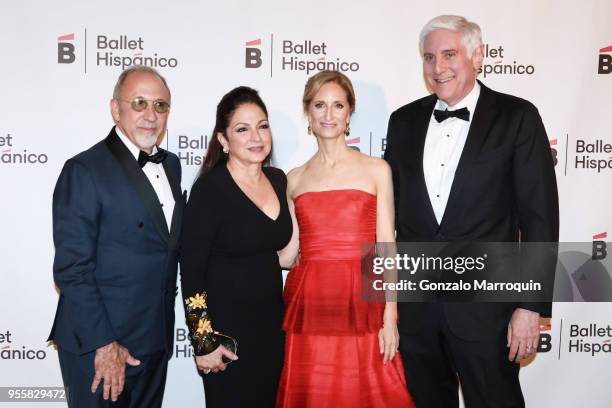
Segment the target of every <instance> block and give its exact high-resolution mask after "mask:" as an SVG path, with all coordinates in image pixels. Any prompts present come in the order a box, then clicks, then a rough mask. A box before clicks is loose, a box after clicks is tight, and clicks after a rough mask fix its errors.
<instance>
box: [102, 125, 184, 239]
mask: <svg viewBox="0 0 612 408" xmlns="http://www.w3.org/2000/svg"><path fill="white" fill-rule="evenodd" d="M105 142H106V145H107V146H108V148H109V149H110V151H111V153H112V154H113V156H114V157H115V159H117V161H118V162H119V164H120V165H121V168H123V171H124V172H125V174H126V176H127V177H128V179H129V180H130V181H131V183H132V185H133V186H134V188H135V189H136V191H137V192H138V195H139V196H140V198H141V200H142V202H143V204H144V206H145V208H146V209H147V211H148V212H149V215H150V216H151V220H152V221H153V225H154V226H155V229H156V230H157V232H158V233H159V236H160V237H161V238H162V240H163V241H164V242H165V243H168V238H169V233H168V225H167V223H166V218H165V217H164V212H163V210H162V207H161V205H160V204H159V198H158V197H157V194H156V193H155V190H154V189H153V186H152V185H151V183H150V182H149V179H148V178H147V176H145V174H144V173H143V172H142V170H141V169H140V166H139V165H138V162H137V161H136V159H134V156H133V155H132V153H130V151H129V149H128V148H127V147H126V146H125V145H124V144H123V142H122V141H121V139H119V136H117V133H116V132H115V128H114V127H113V129H112V130H111V131H110V133H109V134H108V136H107V137H106V140H105ZM164 168H165V166H164ZM166 174H168V172H166ZM168 177H170V176H168ZM172 194H174V189H173V190H172ZM175 200H176V198H175ZM175 208H176V205H175Z"/></svg>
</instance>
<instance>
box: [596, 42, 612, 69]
mask: <svg viewBox="0 0 612 408" xmlns="http://www.w3.org/2000/svg"><path fill="white" fill-rule="evenodd" d="M597 73H598V74H600V75H601V74H610V73H612V45H608V46H607V47H604V48H601V49H600V50H599V64H598V67H597Z"/></svg>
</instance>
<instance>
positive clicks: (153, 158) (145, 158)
mask: <svg viewBox="0 0 612 408" xmlns="http://www.w3.org/2000/svg"><path fill="white" fill-rule="evenodd" d="M166 156H168V153H167V152H166V151H165V150H164V149H160V148H157V153H155V154H152V155H148V154H147V152H144V151H142V150H141V151H140V153H138V165H139V166H140V168H143V167H144V166H145V164H147V162H151V163H161V162H163V161H164V160H166Z"/></svg>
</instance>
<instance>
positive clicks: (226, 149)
mask: <svg viewBox="0 0 612 408" xmlns="http://www.w3.org/2000/svg"><path fill="white" fill-rule="evenodd" d="M223 153H225V154H228V153H229V149H228V148H227V146H223Z"/></svg>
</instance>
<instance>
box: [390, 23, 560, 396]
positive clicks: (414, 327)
mask: <svg viewBox="0 0 612 408" xmlns="http://www.w3.org/2000/svg"><path fill="white" fill-rule="evenodd" d="M420 50H421V55H422V61H423V73H424V78H425V80H426V83H427V85H428V87H429V88H430V90H431V91H432V92H433V94H432V95H430V96H427V97H425V98H422V99H419V100H417V101H414V102H412V103H410V104H408V105H405V106H403V107H401V108H399V109H398V110H396V111H395V112H393V114H392V115H391V118H390V119H389V128H388V134H387V149H386V152H385V159H386V160H387V162H388V163H389V164H390V166H391V168H392V171H393V181H394V192H395V198H396V212H397V216H396V228H397V241H398V242H451V241H452V242H455V241H481V242H482V241H487V242H516V241H518V240H519V239H520V240H521V241H523V242H528V241H532V242H555V241H557V240H558V231H559V210H558V196H557V185H556V178H555V172H554V165H553V160H552V156H551V153H550V146H549V143H548V139H547V137H546V134H545V131H544V126H543V124H542V120H541V118H540V115H539V114H538V111H537V109H536V108H535V106H533V105H532V104H531V103H529V102H528V101H526V100H523V99H520V98H517V97H514V96H510V95H505V94H502V93H499V92H495V91H493V90H491V89H489V88H487V87H486V86H484V85H483V84H482V83H480V82H479V81H477V80H476V76H477V74H478V70H479V68H480V67H481V64H482V60H483V50H482V39H481V33H480V28H479V27H478V25H476V24H475V23H472V22H468V21H467V20H466V19H465V18H463V17H459V16H439V17H436V18H434V19H433V20H431V21H430V22H429V23H427V25H425V27H424V28H423V30H422V31H421V37H420ZM550 313H551V304H550V303H527V302H515V303H510V302H508V303H400V304H399V314H400V325H399V331H400V352H401V355H402V358H403V359H404V365H405V369H406V380H407V384H408V388H409V390H410V392H411V393H412V396H413V397H414V400H415V402H416V405H417V407H424V408H435V407H441V408H447V407H457V406H458V405H459V400H458V385H459V383H460V384H461V387H462V391H463V395H464V399H465V402H466V406H467V407H468V408H474V407H495V408H500V407H523V406H524V400H523V396H522V392H521V387H520V383H519V379H518V373H519V365H518V364H517V363H518V362H519V361H520V360H522V359H524V358H526V357H528V356H530V355H532V354H533V353H535V352H536V350H537V347H538V340H539V319H540V316H550Z"/></svg>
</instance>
